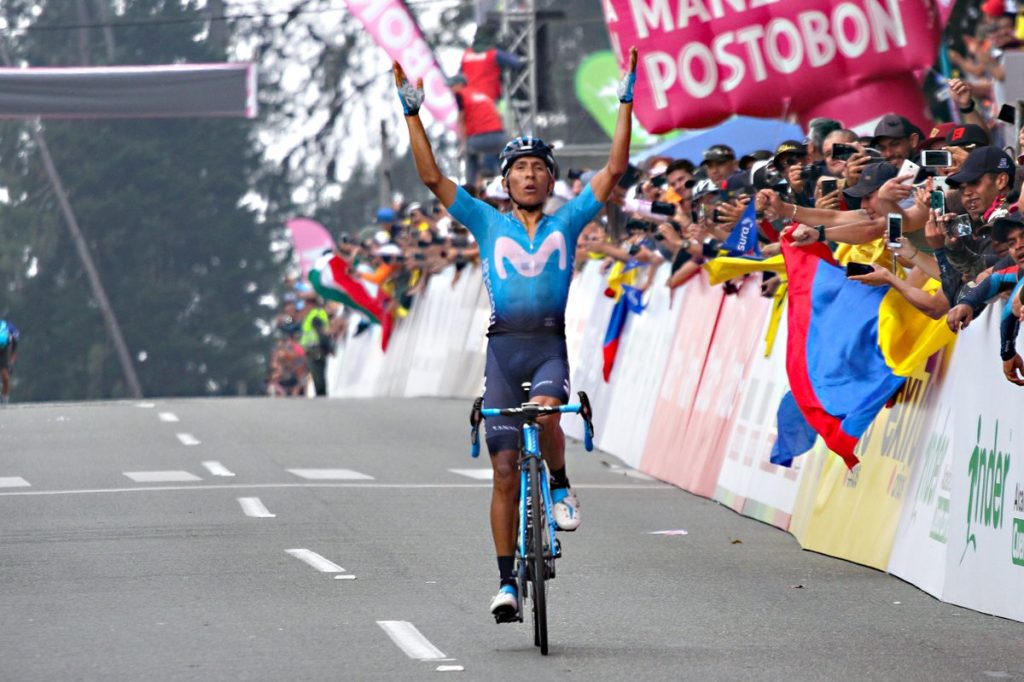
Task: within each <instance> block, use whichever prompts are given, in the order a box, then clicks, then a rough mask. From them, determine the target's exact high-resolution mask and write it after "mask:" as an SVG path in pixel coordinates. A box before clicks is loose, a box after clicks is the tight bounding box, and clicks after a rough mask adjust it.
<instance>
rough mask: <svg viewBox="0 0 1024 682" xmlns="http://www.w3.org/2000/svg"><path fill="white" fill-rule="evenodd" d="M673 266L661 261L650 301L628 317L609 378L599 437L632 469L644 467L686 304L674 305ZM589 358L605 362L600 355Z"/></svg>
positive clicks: (608, 449) (602, 446)
mask: <svg viewBox="0 0 1024 682" xmlns="http://www.w3.org/2000/svg"><path fill="white" fill-rule="evenodd" d="M671 270H672V266H671V265H670V264H668V263H665V264H663V265H662V266H661V268H660V269H659V271H658V273H657V274H656V275H655V279H654V283H653V284H652V285H651V289H650V291H649V292H648V293H647V294H646V295H645V296H644V298H645V300H646V301H647V303H646V306H647V307H646V308H645V309H644V311H643V312H642V313H640V314H639V315H637V314H635V313H630V314H629V317H627V318H626V327H625V329H623V330H622V339H621V341H620V342H619V352H618V355H617V357H616V359H615V365H614V366H613V368H612V374H611V377H610V379H611V381H610V382H609V384H610V392H611V399H610V400H609V402H608V404H607V410H608V422H607V423H608V427H607V428H605V429H604V430H603V433H602V436H601V438H600V443H601V449H602V450H605V451H606V452H610V453H612V454H613V455H615V456H616V457H618V458H619V459H621V460H622V461H624V462H625V463H626V464H628V465H629V466H631V467H633V468H634V469H638V468H640V459H641V457H643V454H644V442H645V441H646V440H647V431H648V429H649V428H650V426H651V417H653V416H654V403H655V400H657V397H658V389H660V388H661V380H662V378H663V377H664V374H665V364H666V363H667V362H668V353H669V350H670V349H671V348H672V337H673V334H674V333H675V330H676V324H677V323H678V318H679V310H680V308H682V306H681V305H676V306H674V307H670V303H671V298H670V294H671V292H670V291H669V288H668V286H667V283H668V278H669V276H670V274H671ZM644 277H646V275H644ZM602 341H603V332H602ZM587 361H588V362H592V363H594V364H596V365H599V366H601V367H603V357H602V356H600V355H598V356H597V357H595V358H588V359H587ZM577 421H578V420H577Z"/></svg>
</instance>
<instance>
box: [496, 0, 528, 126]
mask: <svg viewBox="0 0 1024 682" xmlns="http://www.w3.org/2000/svg"><path fill="white" fill-rule="evenodd" d="M535 4H536V0H505V2H504V3H503V6H502V9H501V11H500V18H501V36H502V43H503V46H504V49H505V50H506V51H508V52H511V53H513V54H515V55H516V56H517V57H519V58H520V59H523V60H525V61H526V68H525V69H523V70H521V71H518V72H510V71H505V73H504V74H503V75H502V81H503V84H502V85H503V90H504V94H505V130H510V131H515V132H516V133H517V134H519V135H533V134H534V133H535V128H536V125H537V10H536V6H535Z"/></svg>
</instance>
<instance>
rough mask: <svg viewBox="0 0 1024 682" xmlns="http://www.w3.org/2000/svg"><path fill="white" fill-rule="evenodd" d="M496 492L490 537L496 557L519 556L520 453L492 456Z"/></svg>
mask: <svg viewBox="0 0 1024 682" xmlns="http://www.w3.org/2000/svg"><path fill="white" fill-rule="evenodd" d="M491 468H492V469H494V488H493V490H492V492H491V535H493V536H494V549H495V550H496V553H497V555H498V556H499V557H500V556H513V555H514V554H515V553H516V513H517V512H518V510H519V453H518V452H516V451H515V450H500V451H498V453H496V454H494V455H492V456H491Z"/></svg>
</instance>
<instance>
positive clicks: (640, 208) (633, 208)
mask: <svg viewBox="0 0 1024 682" xmlns="http://www.w3.org/2000/svg"><path fill="white" fill-rule="evenodd" d="M622 208H623V210H625V211H626V212H628V213H635V214H637V215H639V216H646V217H651V218H655V219H657V218H658V216H672V215H675V214H676V207H675V204H670V203H669V202H667V201H648V200H647V199H629V200H627V201H625V202H623V204H622Z"/></svg>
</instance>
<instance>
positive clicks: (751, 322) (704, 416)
mask: <svg viewBox="0 0 1024 682" xmlns="http://www.w3.org/2000/svg"><path fill="white" fill-rule="evenodd" d="M712 291H713V292H714V293H715V294H718V295H719V296H721V294H720V292H719V291H718V289H717V288H716V289H715V290H712ZM769 306H770V303H769V301H767V300H765V299H764V298H762V297H761V278H760V276H751V277H746V278H745V279H744V281H743V284H742V286H741V287H740V291H739V293H738V294H736V295H735V296H725V297H724V298H722V299H721V307H720V312H719V314H718V323H717V324H716V325H715V333H714V336H713V337H712V338H711V343H710V344H709V346H708V349H707V355H706V359H705V364H704V371H703V372H702V373H701V378H700V383H699V384H698V386H697V393H696V395H695V396H694V400H693V404H692V405H691V407H690V414H689V416H688V418H687V420H686V430H685V431H684V432H682V434H681V435H680V436H678V438H679V440H678V441H677V442H678V443H680V444H685V450H684V455H683V456H682V457H680V458H679V461H678V462H676V463H675V464H674V466H673V469H674V476H675V477H674V478H673V482H674V483H676V485H680V486H681V487H683V488H685V489H686V490H689V491H690V492H693V493H696V494H697V495H702V496H704V497H712V496H713V495H714V494H715V489H716V488H717V486H718V474H719V470H720V468H721V465H722V459H723V458H724V456H725V440H726V438H727V437H728V432H729V431H730V430H731V427H732V425H733V423H734V422H735V419H736V415H737V413H738V412H739V403H740V399H741V397H742V395H743V391H744V389H745V388H746V383H747V382H746V377H747V373H748V371H749V369H750V366H751V364H752V360H753V355H754V353H755V352H756V351H755V349H756V348H757V347H758V346H759V345H760V344H759V339H758V332H760V331H761V326H762V324H763V323H764V320H765V318H766V317H767V315H768V309H769ZM684 319H685V318H684Z"/></svg>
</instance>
